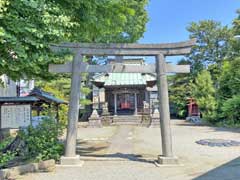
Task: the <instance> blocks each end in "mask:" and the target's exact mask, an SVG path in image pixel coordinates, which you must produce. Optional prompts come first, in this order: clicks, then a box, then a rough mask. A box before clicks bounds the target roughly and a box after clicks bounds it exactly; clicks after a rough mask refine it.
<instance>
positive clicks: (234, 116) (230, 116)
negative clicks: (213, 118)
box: [221, 95, 240, 125]
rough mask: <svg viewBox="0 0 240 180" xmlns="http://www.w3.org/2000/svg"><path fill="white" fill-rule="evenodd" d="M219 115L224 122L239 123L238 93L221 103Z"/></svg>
mask: <svg viewBox="0 0 240 180" xmlns="http://www.w3.org/2000/svg"><path fill="white" fill-rule="evenodd" d="M221 110H222V113H221V117H222V118H223V119H224V122H225V123H226V124H234V125H237V124H238V125H240V95H235V96H233V97H232V98H229V99H228V100H226V101H225V102H224V103H223V106H222V107H221Z"/></svg>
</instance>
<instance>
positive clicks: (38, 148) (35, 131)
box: [19, 119, 63, 161]
mask: <svg viewBox="0 0 240 180" xmlns="http://www.w3.org/2000/svg"><path fill="white" fill-rule="evenodd" d="M62 133H63V127H62V126H61V125H60V124H57V123H56V122H55V121H54V120H52V119H45V120H43V121H42V122H41V123H40V124H39V125H38V126H37V127H35V128H33V127H32V126H29V127H28V128H27V130H22V131H20V133H19V135H20V137H21V139H22V140H23V141H24V142H25V143H26V146H27V154H26V156H28V157H29V158H30V159H35V160H37V161H40V160H48V159H55V160H59V158H60V156H61V155H62V154H63V144H61V143H60V142H59V140H58V138H59V137H60V136H61V135H62Z"/></svg>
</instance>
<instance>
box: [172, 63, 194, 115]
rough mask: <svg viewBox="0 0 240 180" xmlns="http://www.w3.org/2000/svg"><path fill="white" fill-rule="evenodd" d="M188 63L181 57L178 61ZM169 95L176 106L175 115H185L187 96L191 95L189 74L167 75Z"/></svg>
mask: <svg viewBox="0 0 240 180" xmlns="http://www.w3.org/2000/svg"><path fill="white" fill-rule="evenodd" d="M186 64H189V62H188V61H186V60H184V59H182V60H180V61H179V62H178V65H186ZM169 77H170V78H169V84H170V86H169V95H170V96H169V97H170V102H171V103H173V104H174V105H175V107H176V111H177V116H179V117H181V118H182V117H186V115H187V108H186V105H187V98H189V97H190V96H191V87H190V86H189V84H190V82H191V76H189V74H175V75H173V76H169Z"/></svg>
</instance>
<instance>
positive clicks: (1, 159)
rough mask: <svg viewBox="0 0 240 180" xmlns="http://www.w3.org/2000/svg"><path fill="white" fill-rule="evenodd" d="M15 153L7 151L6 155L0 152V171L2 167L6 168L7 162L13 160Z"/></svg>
mask: <svg viewBox="0 0 240 180" xmlns="http://www.w3.org/2000/svg"><path fill="white" fill-rule="evenodd" d="M16 154H17V152H11V151H7V152H6V153H1V152H0V169H1V168H2V167H6V166H7V165H8V162H9V161H11V160H13V159H14V158H15V156H16Z"/></svg>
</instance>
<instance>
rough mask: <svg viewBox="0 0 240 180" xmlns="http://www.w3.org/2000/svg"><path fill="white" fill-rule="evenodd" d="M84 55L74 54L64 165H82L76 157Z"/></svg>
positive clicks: (62, 159)
mask: <svg viewBox="0 0 240 180" xmlns="http://www.w3.org/2000/svg"><path fill="white" fill-rule="evenodd" d="M81 63H82V54H81V53H80V52H79V51H78V52H77V53H76V54H74V57H73V62H72V77H71V93H70V102H69V110H68V126H67V138H66V143H65V156H63V157H61V164H62V165H80V166H81V165H82V164H83V161H80V157H79V155H76V141H77V130H78V129H77V124H78V116H79V100H80V88H81V72H80V71H79V69H80V66H81Z"/></svg>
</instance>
